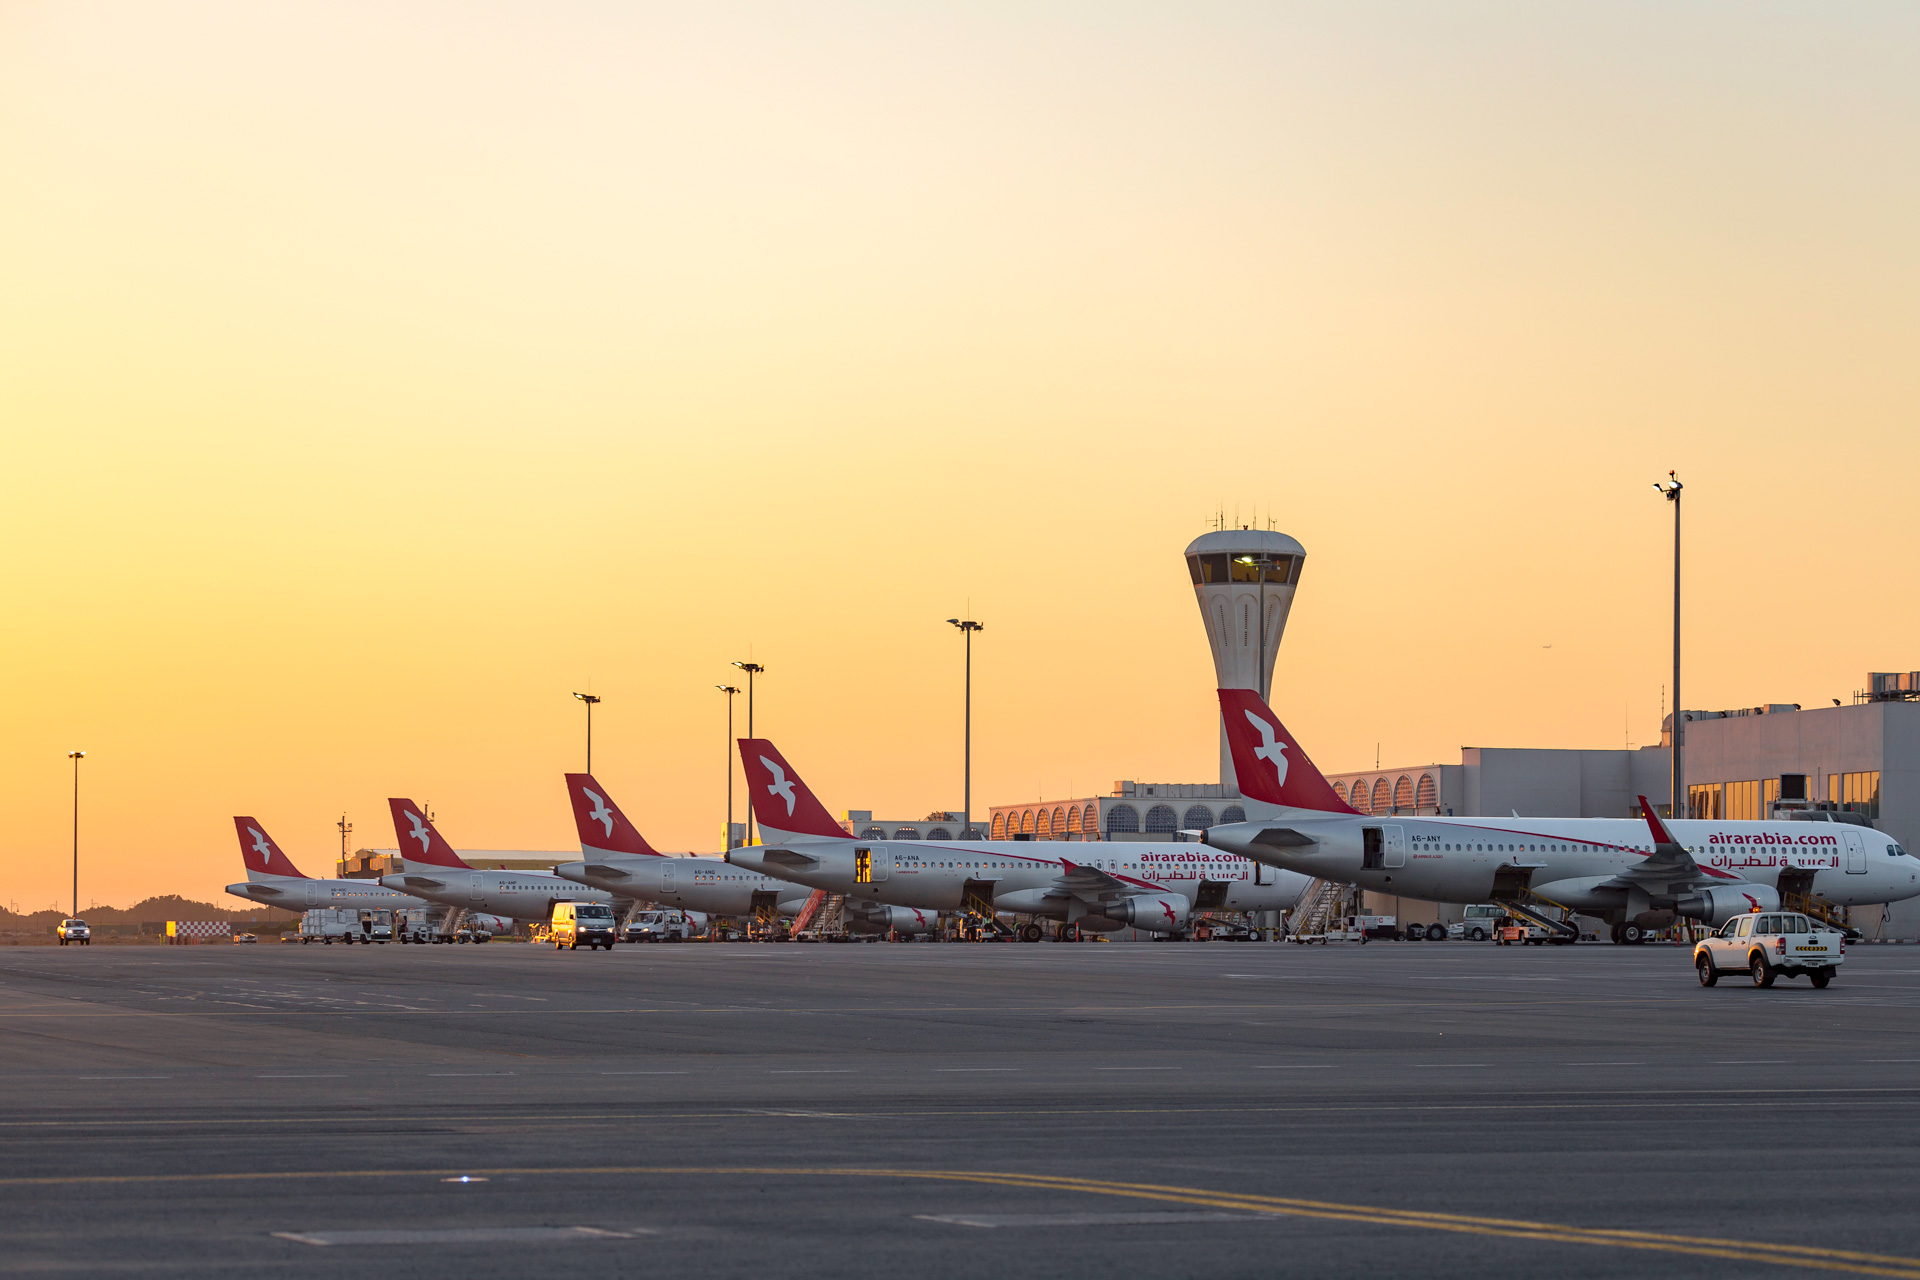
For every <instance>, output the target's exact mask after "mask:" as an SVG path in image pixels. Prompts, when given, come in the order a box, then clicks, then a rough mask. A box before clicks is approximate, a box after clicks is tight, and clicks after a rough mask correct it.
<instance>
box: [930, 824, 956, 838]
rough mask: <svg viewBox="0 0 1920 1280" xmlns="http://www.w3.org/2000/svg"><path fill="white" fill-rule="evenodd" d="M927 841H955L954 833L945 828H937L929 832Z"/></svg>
mask: <svg viewBox="0 0 1920 1280" xmlns="http://www.w3.org/2000/svg"><path fill="white" fill-rule="evenodd" d="M927 839H929V840H951V839H953V832H951V831H949V830H947V829H946V828H945V827H935V828H934V829H933V830H931V831H929V832H927Z"/></svg>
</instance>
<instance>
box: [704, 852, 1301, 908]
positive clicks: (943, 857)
mask: <svg viewBox="0 0 1920 1280" xmlns="http://www.w3.org/2000/svg"><path fill="white" fill-rule="evenodd" d="M783 850H790V851H791V853H792V854H793V855H799V856H801V857H804V858H808V859H812V862H811V863H802V862H800V861H798V860H793V861H785V862H783V861H780V859H781V858H782V856H783V853H782V851H783ZM862 851H864V853H865V855H866V862H865V864H864V870H863V869H862V864H861V861H860V859H859V857H858V855H859V854H860V853H861V852H862ZM727 859H728V861H729V862H732V863H734V864H736V865H741V864H745V865H747V866H749V867H754V868H764V869H765V870H766V871H767V872H768V873H769V874H771V875H775V876H779V877H780V878H781V879H785V880H792V881H793V882H794V883H796V884H803V885H806V886H808V887H809V888H815V889H825V890H827V891H829V892H831V893H844V894H847V895H848V896H850V897H852V898H855V899H865V900H867V901H872V902H882V903H889V904H892V905H895V906H901V907H919V908H923V909H926V910H931V911H957V910H960V909H961V908H962V907H963V906H964V905H965V902H966V899H967V897H968V894H969V890H970V889H971V891H972V892H973V893H974V894H976V895H978V896H979V897H982V898H985V899H987V900H990V901H991V903H992V905H993V908H994V909H995V910H996V911H1010V912H1021V913H1031V914H1034V915H1039V916H1046V917H1050V918H1055V919H1062V918H1065V919H1073V918H1078V917H1077V914H1076V911H1075V909H1074V908H1073V906H1072V904H1071V901H1070V900H1071V899H1072V898H1073V897H1074V896H1076V895H1075V894H1073V893H1071V892H1066V891H1063V889H1062V888H1061V882H1062V877H1063V876H1065V875H1067V874H1068V870H1069V868H1068V866H1067V863H1069V862H1071V863H1072V864H1074V865H1075V866H1078V867H1085V868H1090V869H1091V870H1093V871H1095V872H1099V873H1101V874H1102V875H1104V876H1106V877H1110V878H1111V879H1112V880H1113V881H1115V882H1117V885H1118V887H1116V888H1114V889H1112V890H1111V892H1112V893H1113V894H1127V895H1134V896H1141V897H1149V896H1152V895H1155V894H1169V893H1171V894H1176V895H1179V896H1180V897H1183V898H1185V899H1186V900H1187V902H1188V903H1189V904H1190V909H1196V910H1203V911H1204V910H1220V911H1271V910H1281V909H1284V908H1287V907H1291V906H1293V904H1294V903H1295V902H1296V901H1297V900H1298V899H1299V897H1300V893H1301V891H1302V890H1303V889H1304V888H1305V887H1306V883H1307V879H1306V877H1304V876H1301V875H1298V874H1295V873H1293V872H1291V871H1286V870H1276V869H1274V868H1271V867H1268V866H1263V865H1262V864H1260V863H1258V862H1255V861H1252V860H1250V859H1248V858H1245V857H1242V856H1240V855H1238V854H1235V853H1226V852H1222V851H1220V850H1217V849H1209V848H1206V847H1204V846H1202V845H1197V844H1171V843H1170V844H1145V843H1142V844H1134V843H1130V842H1115V841H1089V842H1086V843H1073V844H1055V843H1050V842H1044V841H1038V842H1036V841H1026V840H979V841H961V842H958V843H946V842H943V843H938V844H936V843H932V842H927V841H912V842H903V841H891V840H889V841H873V840H852V839H848V840H829V839H814V838H799V837H796V838H792V839H789V840H787V841H785V842H783V843H782V844H781V845H778V846H766V845H753V846H749V847H747V848H744V849H735V850H733V851H732V852H731V853H729V854H728V855H727ZM863 876H864V877H865V878H864V879H863V878H862V877H863ZM1141 927H1147V926H1146V925H1144V924H1143V925H1142V926H1141Z"/></svg>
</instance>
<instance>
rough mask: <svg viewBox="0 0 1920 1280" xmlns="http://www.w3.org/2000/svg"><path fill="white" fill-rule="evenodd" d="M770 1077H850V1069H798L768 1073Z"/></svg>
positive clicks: (851, 1071) (851, 1072) (851, 1070)
mask: <svg viewBox="0 0 1920 1280" xmlns="http://www.w3.org/2000/svg"><path fill="white" fill-rule="evenodd" d="M767 1074H768V1075H770V1076H850V1075H852V1074H853V1068H852V1067H799V1068H795V1069H793V1070H788V1071H769V1072H767Z"/></svg>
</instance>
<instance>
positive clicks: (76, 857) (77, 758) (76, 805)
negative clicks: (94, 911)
mask: <svg viewBox="0 0 1920 1280" xmlns="http://www.w3.org/2000/svg"><path fill="white" fill-rule="evenodd" d="M86 758H87V753H86V752H84V751H69V752H67V759H69V760H71V761H73V914H74V915H76V916H77V915H79V914H80V762H81V761H82V760H84V759H86Z"/></svg>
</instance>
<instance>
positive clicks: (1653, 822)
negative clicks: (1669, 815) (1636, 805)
mask: <svg viewBox="0 0 1920 1280" xmlns="http://www.w3.org/2000/svg"><path fill="white" fill-rule="evenodd" d="M1639 800H1640V813H1641V816H1642V817H1644V818H1646V820H1647V828H1648V829H1649V830H1650V831H1652V832H1653V842H1654V843H1655V844H1671V845H1678V844H1679V843H1680V842H1679V841H1678V840H1675V839H1674V838H1673V833H1672V832H1671V831H1668V830H1667V824H1666V823H1664V822H1662V821H1660V815H1659V814H1657V813H1655V812H1654V811H1653V806H1652V805H1650V804H1648V803H1647V798H1646V797H1645V796H1641V797H1639Z"/></svg>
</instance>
